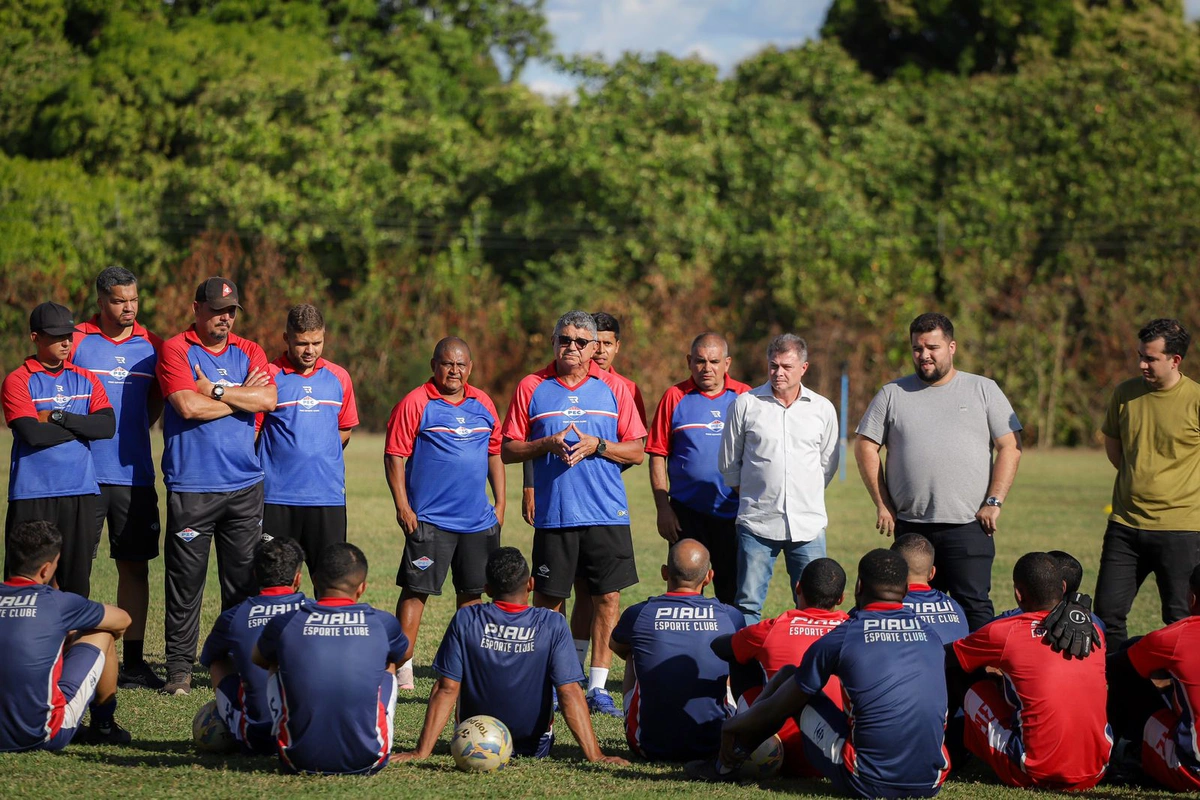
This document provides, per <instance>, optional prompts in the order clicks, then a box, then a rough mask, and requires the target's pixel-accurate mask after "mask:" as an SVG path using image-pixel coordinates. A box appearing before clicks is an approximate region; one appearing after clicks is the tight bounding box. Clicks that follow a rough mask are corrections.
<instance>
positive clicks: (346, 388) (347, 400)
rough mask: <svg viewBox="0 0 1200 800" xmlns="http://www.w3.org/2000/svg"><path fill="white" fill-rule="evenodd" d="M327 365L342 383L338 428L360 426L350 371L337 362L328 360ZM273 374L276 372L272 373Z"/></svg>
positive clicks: (344, 428) (344, 429) (347, 428)
mask: <svg viewBox="0 0 1200 800" xmlns="http://www.w3.org/2000/svg"><path fill="white" fill-rule="evenodd" d="M325 366H326V367H328V368H329V371H330V372H332V373H333V376H334V377H335V378H337V379H338V383H340V384H341V385H342V410H341V411H339V412H338V430H340V431H346V430H350V429H351V428H357V427H358V401H357V400H355V399H354V381H352V380H350V373H349V372H346V370H344V369H342V368H341V367H339V366H338V365H337V364H330V363H328V362H326V364H325ZM271 374H272V376H273V375H274V373H271Z"/></svg>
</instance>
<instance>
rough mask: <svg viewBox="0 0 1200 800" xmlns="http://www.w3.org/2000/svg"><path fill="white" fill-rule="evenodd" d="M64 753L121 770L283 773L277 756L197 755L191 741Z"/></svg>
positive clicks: (81, 747) (78, 746) (83, 746)
mask: <svg viewBox="0 0 1200 800" xmlns="http://www.w3.org/2000/svg"><path fill="white" fill-rule="evenodd" d="M65 753H66V754H67V755H69V756H71V757H72V758H74V759H75V760H76V761H79V762H81V763H92V762H100V763H103V764H105V765H106V766H118V767H155V768H162V767H193V766H194V767H202V768H203V769H211V770H219V771H230V772H256V773H259V774H263V775H278V774H281V772H280V769H279V760H278V759H277V758H276V757H274V756H244V755H241V754H238V753H234V754H230V755H215V754H210V753H198V752H196V749H195V747H194V746H193V745H192V742H191V741H188V740H179V741H167V742H162V741H157V742H156V741H137V740H135V741H134V742H133V744H131V745H129V746H128V747H111V746H104V747H97V746H92V745H86V744H72V745H70V746H69V747H68V748H67V750H66V751H65Z"/></svg>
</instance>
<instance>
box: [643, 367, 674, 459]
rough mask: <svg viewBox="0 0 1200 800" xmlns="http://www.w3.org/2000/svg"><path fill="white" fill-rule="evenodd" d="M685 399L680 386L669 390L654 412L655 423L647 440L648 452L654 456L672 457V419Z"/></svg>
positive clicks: (651, 424) (651, 425) (652, 423)
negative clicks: (680, 402)
mask: <svg viewBox="0 0 1200 800" xmlns="http://www.w3.org/2000/svg"><path fill="white" fill-rule="evenodd" d="M682 398H683V390H682V389H681V388H680V387H679V385H678V384H676V385H675V386H672V387H671V388H670V389H667V391H666V394H664V395H663V396H662V399H661V400H659V401H658V408H657V409H655V411H654V421H653V422H651V423H650V433H649V437H648V438H647V440H646V452H647V453H649V454H650V455H653V456H669V455H671V418H672V417H673V416H675V408H676V407H677V406H678V405H679V401H680V400H681V399H682Z"/></svg>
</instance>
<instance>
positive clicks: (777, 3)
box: [522, 0, 1200, 95]
mask: <svg viewBox="0 0 1200 800" xmlns="http://www.w3.org/2000/svg"><path fill="white" fill-rule="evenodd" d="M830 3H831V0H546V6H545V12H546V17H547V19H548V21H549V24H550V31H551V32H552V33H553V34H554V41H555V45H556V47H557V49H558V51H559V52H560V53H567V54H573V53H590V54H595V53H599V54H600V55H601V56H603V57H604V58H605V59H606V60H608V61H612V60H614V59H616V58H617V57H618V56H620V55H621V53H623V52H625V51H628V50H635V51H642V52H651V53H652V52H655V51H657V50H665V51H667V52H668V53H671V54H672V55H676V56H687V55H692V54H696V55H699V56H700V57H701V58H703V59H704V60H705V61H709V62H712V63H715V64H716V65H717V66H718V67H720V68H721V73H722V74H723V75H724V74H728V73H729V71H730V69H731V68H732V67H733V66H734V65H735V64H737V63H738V62H739V61H742V60H743V59H745V58H746V57H747V56H750V55H751V54H753V53H756V52H758V51H759V50H762V49H763V48H764V47H767V46H768V45H772V44H773V45H776V46H778V47H791V46H794V45H797V44H800V43H801V42H804V41H806V40H808V39H813V38H816V36H817V34H818V32H819V31H820V29H821V23H822V22H823V21H824V19H825V12H826V10H827V9H828V8H829V5H830ZM1184 5H1185V7H1186V9H1187V16H1188V18H1189V19H1196V18H1197V17H1200V0H1184ZM522 80H523V81H524V82H525V84H526V85H528V86H529V87H531V88H532V89H534V90H536V91H538V92H541V93H543V94H547V95H553V94H563V93H567V92H569V91H570V90H571V89H572V88H573V86H574V84H573V83H572V81H571V80H570V79H569V78H566V77H564V76H562V75H559V74H557V73H555V72H554V71H553V70H552V69H550V68H549V67H548V66H546V65H544V64H538V63H534V64H530V65H528V66H527V67H526V68H525V73H524V74H523V75H522Z"/></svg>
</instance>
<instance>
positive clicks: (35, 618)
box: [0, 577, 104, 752]
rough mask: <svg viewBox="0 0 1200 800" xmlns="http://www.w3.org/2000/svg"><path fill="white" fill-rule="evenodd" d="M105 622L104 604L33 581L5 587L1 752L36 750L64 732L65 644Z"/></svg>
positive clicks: (0, 607) (1, 591) (0, 632)
mask: <svg viewBox="0 0 1200 800" xmlns="http://www.w3.org/2000/svg"><path fill="white" fill-rule="evenodd" d="M102 619H104V606H102V605H101V604H99V603H97V602H94V601H92V600H87V599H86V598H83V597H80V596H79V595H77V594H71V593H69V592H60V591H58V590H57V589H51V588H50V587H49V586H43V585H41V584H38V583H34V582H33V581H31V580H29V579H28V578H20V577H14V578H10V579H8V580H7V581H5V582H4V583H2V584H0V652H2V653H4V657H3V658H0V752H6V751H12V750H28V749H29V748H31V747H37V746H38V745H39V744H41V743H42V742H45V741H49V740H50V739H52V738H54V736H56V735H57V734H58V732H59V731H60V730H61V729H62V726H63V717H64V715H65V713H66V705H67V701H66V697H65V696H64V695H63V693H62V691H61V690H60V689H59V688H58V677H59V674H60V673H61V671H62V658H63V643H64V642H65V641H66V639H67V632H68V631H74V630H86V629H87V628H94V627H96V626H97V625H99V624H100V621H101V620H102Z"/></svg>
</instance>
